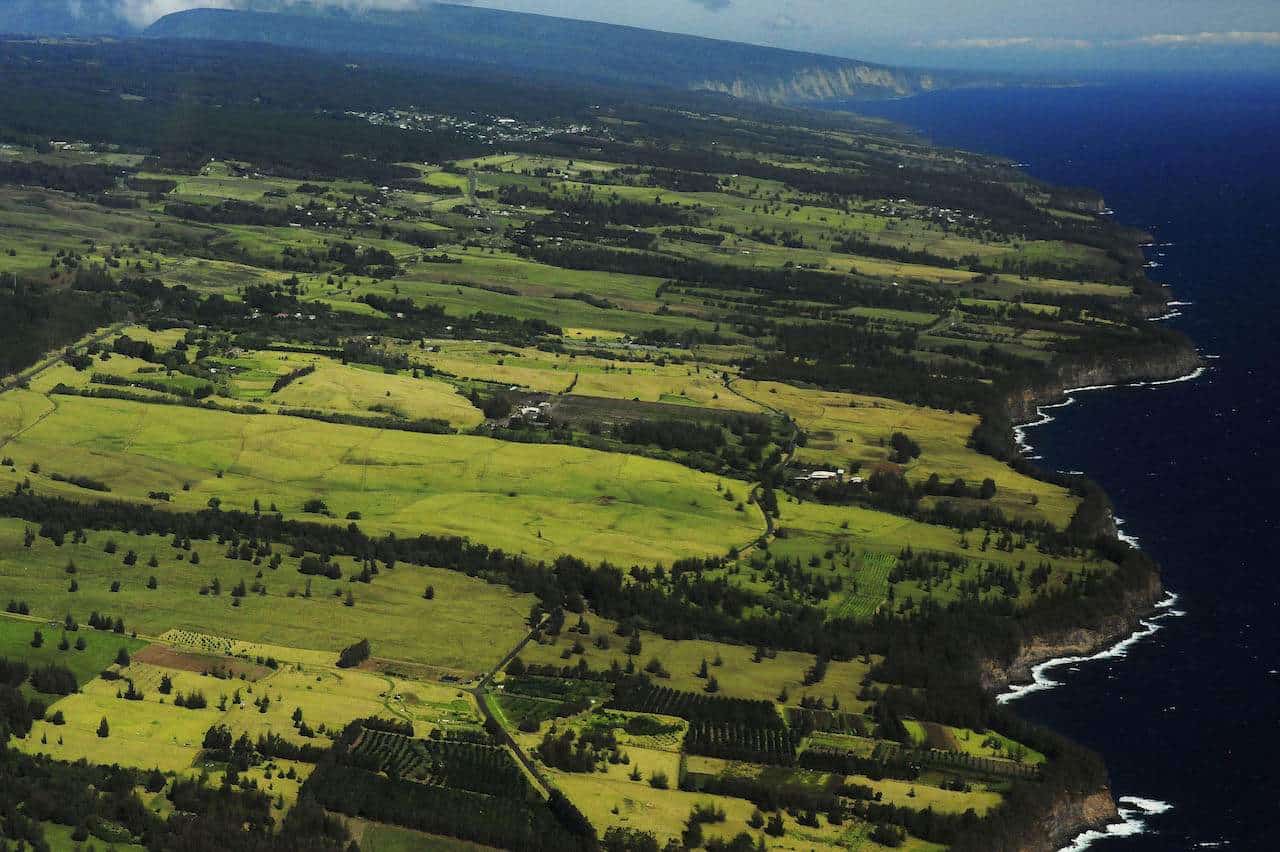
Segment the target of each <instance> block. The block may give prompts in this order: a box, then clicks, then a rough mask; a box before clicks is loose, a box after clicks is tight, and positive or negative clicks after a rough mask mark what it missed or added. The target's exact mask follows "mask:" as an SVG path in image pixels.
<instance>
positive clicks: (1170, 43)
mask: <svg viewBox="0 0 1280 852" xmlns="http://www.w3.org/2000/svg"><path fill="white" fill-rule="evenodd" d="M911 46H912V47H916V48H930V49H933V50H1038V51H1072V50H1093V49H1095V48H1111V49H1115V48H1130V47H1152V48H1181V47H1280V32H1241V31H1232V32H1201V33H1151V34H1148V35H1140V36H1133V37H1130V38H1121V39H1107V40H1103V41H1094V40H1092V39H1086V38H1053V37H1048V36H990V37H979V38H949V39H939V40H937V41H916V42H913V43H912V45H911Z"/></svg>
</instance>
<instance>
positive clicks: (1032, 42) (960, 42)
mask: <svg viewBox="0 0 1280 852" xmlns="http://www.w3.org/2000/svg"><path fill="white" fill-rule="evenodd" d="M1093 46H1094V44H1093V42H1092V41H1089V40H1088V39H1083V38H1047V37H1040V36H998V37H991V38H946V39H939V40H938V41H928V42H924V41H917V42H915V43H913V44H912V47H929V48H933V49H935V50H1010V49H1029V50H1089V49H1090V48H1092V47H1093Z"/></svg>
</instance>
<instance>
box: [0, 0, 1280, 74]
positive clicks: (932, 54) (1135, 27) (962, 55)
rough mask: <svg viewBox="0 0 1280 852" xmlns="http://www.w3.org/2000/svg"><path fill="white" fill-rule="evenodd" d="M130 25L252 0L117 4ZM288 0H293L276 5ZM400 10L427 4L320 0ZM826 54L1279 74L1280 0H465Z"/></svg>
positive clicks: (960, 64) (945, 62)
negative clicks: (185, 10)
mask: <svg viewBox="0 0 1280 852" xmlns="http://www.w3.org/2000/svg"><path fill="white" fill-rule="evenodd" d="M0 2H3V0H0ZM116 2H118V3H119V4H120V5H121V7H122V8H123V9H124V10H125V11H126V12H127V13H129V14H130V15H131V16H132V17H133V19H134V20H135V22H140V23H149V21H148V20H146V19H148V18H151V19H154V18H155V17H158V16H159V15H160V14H164V13H166V12H169V11H174V10H176V9H180V8H190V7H192V6H199V5H208V6H213V5H223V6H229V5H238V4H241V3H249V2H254V0H203V2H201V0H116ZM274 2H289V0H274ZM321 2H326V3H330V4H333V5H346V6H368V7H374V8H377V7H382V8H404V7H406V6H412V5H414V4H416V3H421V2H429V0H321ZM469 2H471V4H472V5H476V6H487V7H491V8H498V9H510V10H514V11H522V12H536V13H541V14H548V15H559V16H562V17H569V18H585V19H589V20H597V21H607V22H610V23H619V24H628V25H632V26H638V27H644V28H648V29H661V30H668V31H674V32H684V33H692V34H695V35H704V36H710V37H714V38H725V39H731V40H734V41H746V42H751V43H755V44H767V45H772V46H775V47H786V48H792V49H797V50H807V51H813V52H817V53H829V54H834V55H837V56H848V57H855V58H860V59H866V60H871V61H878V62H884V63H888V64H907V65H917V66H925V67H938V68H977V69H984V68H985V69H999V70H1021V71H1030V72H1035V71H1038V70H1062V69H1072V70H1089V69H1098V70H1111V69H1129V70H1179V69H1195V70H1206V69H1214V70H1218V69H1220V70H1239V69H1250V70H1255V69H1266V70H1275V71H1280V0H469Z"/></svg>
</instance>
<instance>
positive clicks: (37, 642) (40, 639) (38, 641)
mask: <svg viewBox="0 0 1280 852" xmlns="http://www.w3.org/2000/svg"><path fill="white" fill-rule="evenodd" d="M42 645H44V634H43V633H41V632H40V631H39V630H37V631H36V632H35V633H33V634H32V636H31V647H32V648H39V647H40V646H42Z"/></svg>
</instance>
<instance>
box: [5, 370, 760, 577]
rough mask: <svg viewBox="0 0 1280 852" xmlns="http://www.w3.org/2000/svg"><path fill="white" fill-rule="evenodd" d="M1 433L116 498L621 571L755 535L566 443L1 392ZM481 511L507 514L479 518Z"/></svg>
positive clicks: (635, 466)
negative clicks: (313, 505)
mask: <svg viewBox="0 0 1280 852" xmlns="http://www.w3.org/2000/svg"><path fill="white" fill-rule="evenodd" d="M0 423H6V424H8V425H7V426H5V427H4V428H6V429H7V430H8V431H6V432H5V437H3V438H0V444H2V445H3V446H4V449H5V451H6V452H7V453H9V454H10V455H12V457H13V458H14V459H15V460H18V461H20V462H21V464H22V466H23V468H24V469H26V468H28V467H29V466H30V465H31V464H33V463H36V464H38V463H39V460H40V459H41V458H43V459H45V460H46V461H45V463H46V464H48V465H50V466H52V465H53V461H51V459H54V458H55V457H56V458H57V459H59V462H58V463H59V464H62V465H63V466H64V467H66V468H67V469H69V470H76V471H79V472H80V475H86V476H91V477H95V478H100V479H102V480H104V481H107V482H108V483H109V484H110V486H111V488H112V489H113V492H112V493H113V494H114V495H116V496H121V497H129V498H132V499H135V500H145V499H146V497H147V494H148V493H150V492H151V491H158V490H163V491H167V492H169V493H171V494H172V495H173V504H174V506H175V507H178V508H197V507H199V508H203V506H204V505H205V504H206V503H207V502H208V501H209V500H210V499H213V498H217V499H218V500H219V501H220V502H221V505H222V506H223V507H224V508H228V509H229V508H236V509H241V510H249V509H251V508H252V504H253V501H254V500H255V499H269V500H270V502H273V503H275V504H276V505H277V506H278V507H279V509H280V511H282V512H284V513H285V514H286V515H289V516H292V517H301V516H302V515H303V512H302V509H303V504H304V503H306V501H307V500H308V499H310V498H312V497H319V498H320V499H323V500H324V501H325V503H326V505H328V506H329V508H330V509H331V510H332V511H333V512H335V513H336V514H337V516H338V517H339V518H341V517H342V516H344V515H346V514H348V513H350V512H357V513H359V515H360V516H361V517H362V518H363V519H364V521H365V523H366V524H367V525H368V526H370V527H371V528H373V529H380V530H386V531H397V532H401V533H411V532H414V531H418V530H424V531H430V532H436V533H448V534H454V535H465V536H473V537H475V538H477V539H479V540H483V541H486V542H488V543H490V544H492V545H496V546H500V547H504V548H506V549H510V550H513V551H525V552H529V553H532V554H535V555H540V556H551V555H557V554H560V553H574V554H576V555H579V556H582V557H584V558H587V559H610V560H614V561H619V562H630V561H633V560H642V561H649V560H653V561H658V560H669V559H673V558H675V557H676V556H678V555H681V554H684V553H695V554H696V553H701V554H713V553H721V552H724V551H726V550H727V549H728V548H730V547H733V546H735V545H739V544H741V543H743V542H744V541H746V540H749V539H751V538H752V537H753V536H755V535H758V534H759V532H760V531H761V527H762V525H761V524H760V522H759V520H758V516H757V518H754V519H753V518H752V517H751V515H750V514H747V513H743V512H737V513H735V512H734V509H733V506H732V505H730V504H727V503H725V501H723V500H720V499H718V497H717V495H716V492H715V489H714V485H715V479H714V478H713V477H709V476H707V475H705V474H700V473H696V472H693V471H690V470H688V469H685V468H681V467H679V466H676V465H673V464H670V463H664V462H657V461H652V460H649V459H643V458H637V457H634V456H605V455H601V454H599V453H596V452H593V451H589V450H580V449H576V448H572V447H543V446H536V447H528V446H523V445H518V444H508V443H502V442H495V441H492V440H489V439H485V438H476V437H467V436H456V437H454V436H434V435H416V434H407V433H400V432H393V431H385V430H374V429H368V428H360V427H351V426H341V425H334V424H315V423H312V422H310V421H306V420H299V419H297V418H286V417H273V416H242V415H234V414H226V413H222V412H206V411H195V410H192V409H187V408H175V407H164V408H158V407H152V406H147V405H141V404H138V403H135V402H129V401H117V400H89V399H82V398H65V397H57V398H44V399H36V398H32V397H31V396H30V395H29V394H25V393H23V394H12V395H6V396H5V397H3V398H0ZM24 475H25V474H24ZM17 478H18V477H17V475H16V474H10V475H9V477H8V478H7V481H9V482H12V481H14V480H15V479H17ZM3 479H5V477H4V475H3V474H0V480H3ZM187 486H189V488H188V487H187ZM51 490H52V491H53V492H54V493H63V494H67V495H76V496H81V495H82V494H83V489H77V488H75V487H74V486H71V487H68V488H57V487H55V488H53V489H51ZM490 501H497V502H498V504H500V505H501V511H500V512H493V511H490V510H488V509H486V510H483V511H482V510H481V509H480V507H482V506H485V507H487V506H489V505H490Z"/></svg>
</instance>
